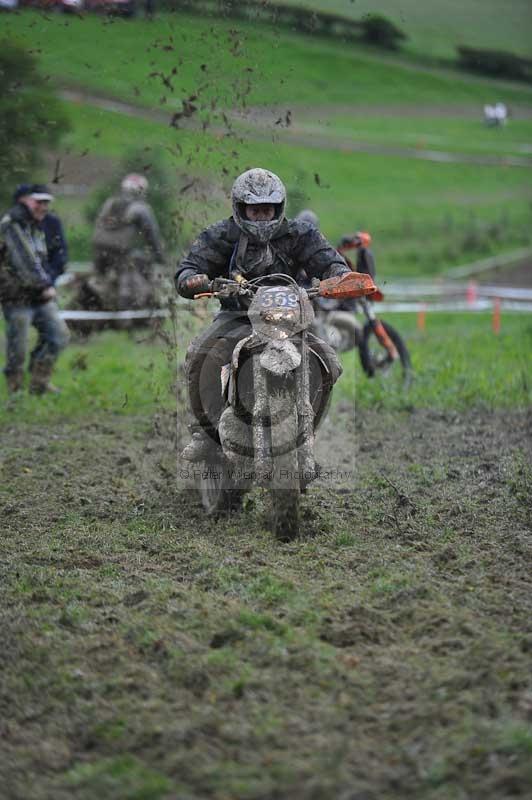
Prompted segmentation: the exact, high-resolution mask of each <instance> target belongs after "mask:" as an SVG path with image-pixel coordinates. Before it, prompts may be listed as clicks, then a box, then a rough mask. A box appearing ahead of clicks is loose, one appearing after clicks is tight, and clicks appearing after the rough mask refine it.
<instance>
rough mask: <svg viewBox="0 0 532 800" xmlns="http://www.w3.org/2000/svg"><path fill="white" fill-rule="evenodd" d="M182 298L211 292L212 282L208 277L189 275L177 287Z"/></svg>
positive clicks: (202, 274)
mask: <svg viewBox="0 0 532 800" xmlns="http://www.w3.org/2000/svg"><path fill="white" fill-rule="evenodd" d="M179 290H180V292H181V294H182V295H183V297H189V298H193V297H194V295H196V294H203V293H204V292H211V291H212V281H211V279H210V278H209V276H208V275H205V274H204V273H201V274H200V275H189V276H188V277H187V278H185V279H184V280H183V281H182V282H181V283H180V285H179Z"/></svg>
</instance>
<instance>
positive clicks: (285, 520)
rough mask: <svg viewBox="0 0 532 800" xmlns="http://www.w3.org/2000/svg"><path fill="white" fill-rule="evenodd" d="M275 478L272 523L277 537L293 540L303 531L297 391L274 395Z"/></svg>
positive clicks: (271, 400) (272, 427)
mask: <svg viewBox="0 0 532 800" xmlns="http://www.w3.org/2000/svg"><path fill="white" fill-rule="evenodd" d="M270 412H271V416H272V418H273V419H274V420H276V423H275V424H272V426H271V429H270V430H271V444H272V479H271V487H270V498H271V506H272V513H271V524H272V530H273V533H274V534H275V536H276V538H277V539H278V540H279V541H281V542H289V541H291V540H292V539H294V538H295V537H296V536H297V535H298V533H299V501H300V496H301V486H300V479H299V465H298V454H297V433H298V416H297V406H296V399H295V396H294V393H293V392H292V391H290V390H281V391H279V392H275V394H273V395H271V396H270Z"/></svg>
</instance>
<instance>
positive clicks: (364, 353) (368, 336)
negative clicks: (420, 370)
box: [358, 320, 412, 381]
mask: <svg viewBox="0 0 532 800" xmlns="http://www.w3.org/2000/svg"><path fill="white" fill-rule="evenodd" d="M381 323H382V326H383V328H384V330H385V331H386V333H387V334H388V336H389V337H390V339H391V340H392V342H393V343H394V345H395V347H396V349H397V352H398V354H399V358H398V359H397V360H396V361H392V360H391V359H390V357H389V355H388V352H387V350H386V348H385V347H384V346H383V345H382V344H381V343H380V342H379V340H378V339H377V337H376V336H375V331H374V330H373V328H372V326H371V324H370V323H369V322H367V323H366V325H364V330H363V332H362V338H361V341H360V344H359V349H358V352H359V356H360V363H361V364H362V369H363V370H364V372H365V373H366V375H367V376H368V378H373V377H375V375H379V374H386V373H388V372H389V371H390V370H397V369H399V370H401V372H402V375H403V379H404V380H405V381H408V380H409V379H410V377H411V374H412V365H411V362H410V354H409V352H408V348H407V346H406V344H405V343H404V341H403V339H402V338H401V336H400V334H399V333H398V332H397V331H396V330H395V328H392V326H391V325H388V323H387V322H382V320H381Z"/></svg>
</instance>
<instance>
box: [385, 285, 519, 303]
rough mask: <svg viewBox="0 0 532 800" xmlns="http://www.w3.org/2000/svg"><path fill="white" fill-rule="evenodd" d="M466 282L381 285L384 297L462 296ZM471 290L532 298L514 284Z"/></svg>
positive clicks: (480, 287) (496, 295) (495, 296)
mask: <svg viewBox="0 0 532 800" xmlns="http://www.w3.org/2000/svg"><path fill="white" fill-rule="evenodd" d="M468 289H469V290H470V291H471V288H470V284H468V283H442V284H430V283H417V284H416V283H409V284H408V285H401V284H399V283H393V284H389V285H388V284H384V285H383V287H382V291H383V294H384V295H385V297H393V298H395V297H413V296H415V297H464V296H465V295H466V294H467V292H468ZM473 291H474V292H475V294H476V295H477V297H493V298H497V297H499V298H503V297H505V298H507V299H508V300H532V289H521V288H518V287H514V286H483V285H478V284H475V286H474V287H473Z"/></svg>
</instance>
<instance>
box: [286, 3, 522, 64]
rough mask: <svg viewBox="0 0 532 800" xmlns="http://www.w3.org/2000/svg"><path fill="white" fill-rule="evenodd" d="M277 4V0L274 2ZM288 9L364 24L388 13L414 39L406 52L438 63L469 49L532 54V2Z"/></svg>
mask: <svg viewBox="0 0 532 800" xmlns="http://www.w3.org/2000/svg"><path fill="white" fill-rule="evenodd" d="M273 2H274V3H275V2H276V0H273ZM282 3H283V4H285V5H294V6H302V7H304V8H309V9H313V10H316V11H328V12H333V13H337V14H342V15H344V16H346V17H347V18H350V19H357V20H358V19H361V18H362V17H363V16H364V15H365V14H383V15H384V16H386V17H387V18H388V19H390V20H391V21H393V22H394V23H395V24H396V25H397V26H398V27H399V28H400V29H401V30H402V31H403V32H404V33H406V34H407V35H408V37H409V39H408V41H407V42H406V43H405V45H404V47H405V50H406V51H407V52H410V53H413V54H416V55H422V56H430V57H433V58H445V59H449V58H453V57H454V55H455V47H456V45H458V44H465V45H469V46H472V47H481V48H488V49H496V50H509V51H511V52H515V53H518V54H520V55H523V56H529V57H530V56H531V55H532V7H531V5H530V3H529V2H528V0H508V2H503V0H463V2H462V0H445V2H437V0H428V2H423V3H420V2H418V0H402V2H401V3H397V2H394V0H379V2H378V3H376V2H374V0H282Z"/></svg>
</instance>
